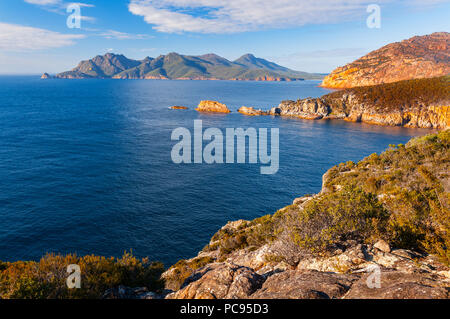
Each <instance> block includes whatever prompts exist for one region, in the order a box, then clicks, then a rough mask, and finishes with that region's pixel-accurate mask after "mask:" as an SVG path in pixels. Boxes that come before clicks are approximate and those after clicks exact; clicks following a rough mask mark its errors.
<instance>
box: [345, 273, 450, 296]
mask: <svg viewBox="0 0 450 319" xmlns="http://www.w3.org/2000/svg"><path fill="white" fill-rule="evenodd" d="M369 276H371V274H365V275H364V276H363V277H362V278H361V279H360V280H359V281H357V282H356V283H354V284H353V285H352V287H351V289H350V290H349V291H348V293H347V294H346V295H345V297H344V298H345V299H447V298H449V289H450V287H449V285H448V284H447V285H445V284H443V283H442V282H441V281H437V280H435V279H433V278H432V277H431V276H427V275H424V274H419V273H405V272H401V271H381V273H380V286H379V288H378V287H373V286H371V285H368V284H367V282H368V280H370V279H369V278H368V277H369Z"/></svg>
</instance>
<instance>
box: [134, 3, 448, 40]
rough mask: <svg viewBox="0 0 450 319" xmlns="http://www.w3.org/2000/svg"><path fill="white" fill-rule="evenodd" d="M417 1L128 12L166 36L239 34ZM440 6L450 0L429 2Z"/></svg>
mask: <svg viewBox="0 0 450 319" xmlns="http://www.w3.org/2000/svg"><path fill="white" fill-rule="evenodd" d="M389 2H397V3H400V4H404V5H419V4H423V3H424V2H425V3H426V2H427V1H417V0H409V1H405V0H399V1H394V0H377V1H375V2H374V0H339V1H337V0H245V1H244V0H131V1H130V4H129V6H128V9H129V11H130V12H131V13H132V14H134V15H138V16H142V17H144V20H145V21H146V22H147V23H149V24H152V25H153V28H154V29H156V30H158V31H161V32H167V33H181V32H196V33H237V32H245V31H256V30H262V29H267V28H289V27H298V26H302V25H305V24H321V23H334V22H339V21H343V20H346V19H349V18H355V17H364V16H366V15H367V13H366V8H367V6H368V5H369V4H372V3H377V4H381V5H382V4H385V3H389ZM430 2H431V3H433V4H437V3H442V2H449V1H448V0H430Z"/></svg>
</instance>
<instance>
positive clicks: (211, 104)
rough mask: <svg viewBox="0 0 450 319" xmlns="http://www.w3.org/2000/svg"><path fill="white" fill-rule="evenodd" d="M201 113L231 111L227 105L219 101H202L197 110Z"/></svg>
mask: <svg viewBox="0 0 450 319" xmlns="http://www.w3.org/2000/svg"><path fill="white" fill-rule="evenodd" d="M196 110H197V111H199V112H216V113H230V112H231V111H230V110H229V109H228V107H227V106H226V105H225V104H222V103H219V102H217V101H201V102H200V104H199V105H198V107H197V108H196Z"/></svg>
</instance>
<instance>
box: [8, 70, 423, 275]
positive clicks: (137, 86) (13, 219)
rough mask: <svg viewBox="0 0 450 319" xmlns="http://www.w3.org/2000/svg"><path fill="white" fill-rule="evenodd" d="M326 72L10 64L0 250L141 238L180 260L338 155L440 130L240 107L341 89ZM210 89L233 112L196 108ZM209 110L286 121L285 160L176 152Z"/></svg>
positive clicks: (211, 118) (86, 246)
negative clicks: (181, 136) (60, 74)
mask: <svg viewBox="0 0 450 319" xmlns="http://www.w3.org/2000/svg"><path fill="white" fill-rule="evenodd" d="M317 85H318V82H317V81H301V82H234V81H158V80H40V79H39V77H36V76H2V77H0V260H3V261H16V260H36V259H39V258H40V257H41V256H42V255H43V254H45V253H47V252H55V253H77V254H79V255H85V254H98V255H105V256H120V255H122V254H123V252H124V251H130V250H132V251H133V253H134V254H135V255H136V256H139V257H145V256H148V257H149V258H150V259H151V260H158V261H162V262H164V264H165V265H166V266H170V265H171V264H173V263H175V262H176V261H177V260H179V259H181V258H190V257H194V256H195V255H196V254H197V252H198V251H199V250H201V249H202V248H203V247H204V246H205V245H206V244H207V243H208V242H209V239H210V238H211V236H212V235H213V234H214V233H215V232H216V231H217V230H218V229H219V228H221V227H222V226H223V225H225V224H226V223H227V221H230V220H237V219H253V218H256V217H259V216H262V215H265V214H272V213H274V212H275V211H276V210H278V209H280V208H282V207H284V206H286V205H289V204H291V203H292V201H293V199H294V198H296V197H299V196H302V195H304V194H311V193H317V192H318V191H320V188H321V178H322V175H323V174H324V173H325V172H326V171H327V170H328V169H329V168H330V167H332V166H333V165H336V164H338V163H340V162H345V161H349V160H352V161H358V160H360V159H362V158H364V157H366V156H368V155H370V154H371V153H374V152H380V151H383V150H384V149H386V148H387V147H388V146H389V144H398V143H405V142H406V141H408V140H409V139H410V138H411V137H413V136H417V135H422V134H426V133H427V132H429V131H428V130H424V129H408V128H400V127H382V126H372V125H367V124H361V123H348V122H344V121H308V120H301V119H296V118H280V117H271V116H261V117H249V116H244V115H241V114H239V113H237V112H236V110H237V109H238V108H239V107H240V106H243V105H245V106H254V107H257V108H263V109H268V108H270V107H273V106H276V105H278V104H279V102H281V101H282V100H285V99H297V98H305V97H309V96H311V97H318V96H321V95H323V94H325V93H327V92H330V91H328V90H325V89H323V88H319V87H317ZM206 99H208V100H217V101H220V102H222V103H225V104H226V105H228V106H229V108H230V109H231V110H232V111H233V112H232V113H230V114H201V113H198V112H197V111H195V110H194V108H195V106H196V105H197V104H198V103H199V102H200V101H201V100H206ZM173 105H183V106H187V107H189V108H190V109H189V110H169V109H168V107H170V106H173ZM199 119H200V120H202V121H203V128H204V129H206V128H210V127H215V128H219V129H221V130H223V131H225V129H226V128H249V127H253V128H256V129H258V128H268V129H270V128H278V129H279V142H280V143H279V170H278V172H277V173H276V174H273V175H262V174H260V166H261V165H260V164H249V163H246V164H237V163H235V164H205V163H203V164H175V163H173V161H172V159H171V150H172V147H173V146H174V144H176V142H174V141H172V140H171V133H172V131H173V130H174V129H175V128H177V127H185V128H188V129H189V130H192V129H193V126H194V120H199Z"/></svg>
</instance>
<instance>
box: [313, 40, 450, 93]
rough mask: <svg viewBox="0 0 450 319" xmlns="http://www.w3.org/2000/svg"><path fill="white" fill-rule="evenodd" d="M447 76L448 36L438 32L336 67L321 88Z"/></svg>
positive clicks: (449, 55)
mask: <svg viewBox="0 0 450 319" xmlns="http://www.w3.org/2000/svg"><path fill="white" fill-rule="evenodd" d="M449 73H450V33H447V32H438V33H433V34H431V35H425V36H417V37H413V38H411V39H408V40H404V41H402V42H396V43H391V44H388V45H386V46H384V47H382V48H381V49H378V50H376V51H373V52H371V53H369V54H367V55H365V56H363V57H362V58H360V59H358V60H356V61H354V62H352V63H350V64H347V65H345V66H343V67H339V68H337V69H336V70H334V71H333V72H332V73H331V74H329V75H328V76H326V77H325V78H324V80H323V82H322V84H321V86H323V87H328V88H337V89H344V88H352V87H356V86H367V85H375V84H383V83H392V82H397V81H402V80H410V79H419V78H430V77H436V76H442V75H447V74H449Z"/></svg>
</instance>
